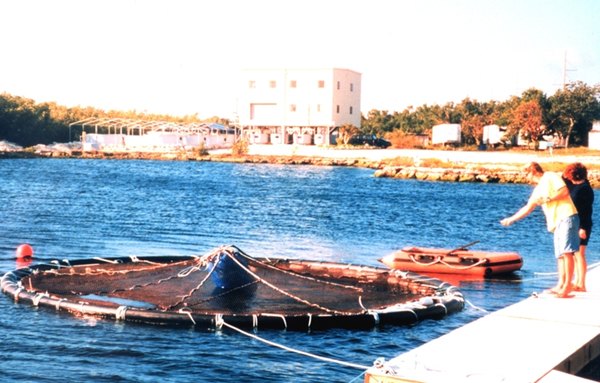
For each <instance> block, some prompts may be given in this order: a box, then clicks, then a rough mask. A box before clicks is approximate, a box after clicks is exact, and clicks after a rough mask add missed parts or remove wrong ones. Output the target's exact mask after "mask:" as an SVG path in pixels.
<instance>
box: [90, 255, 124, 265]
mask: <svg viewBox="0 0 600 383" xmlns="http://www.w3.org/2000/svg"><path fill="white" fill-rule="evenodd" d="M92 259H95V260H97V261H101V262H105V263H112V264H117V263H121V262H119V261H112V260H110V259H106V258H100V257H94V258H92Z"/></svg>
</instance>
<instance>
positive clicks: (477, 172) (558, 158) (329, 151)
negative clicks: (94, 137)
mask: <svg viewBox="0 0 600 383" xmlns="http://www.w3.org/2000/svg"><path fill="white" fill-rule="evenodd" d="M40 157H41V158H48V157H50V158H99V159H140V160H172V161H212V162H235V163H264V164H279V165H315V166H350V167H362V168H370V169H374V170H375V173H374V176H375V177H388V178H403V179H418V180H429V181H449V182H487V183H526V182H527V180H525V179H524V178H523V175H522V172H521V169H522V168H523V167H524V166H525V165H526V164H528V163H529V162H532V161H536V162H539V163H540V164H541V165H542V166H544V164H548V166H554V167H555V166H556V164H568V163H571V162H576V161H578V162H582V163H583V164H585V165H586V166H588V167H590V169H589V179H590V183H591V184H592V187H594V188H600V155H598V156H596V155H583V156H582V155H565V154H561V155H551V154H550V153H548V152H545V151H540V152H516V151H459V150H425V149H338V148H323V147H318V146H303V145H250V146H249V150H248V154H245V155H238V156H235V155H232V154H231V150H230V149H217V150H209V152H208V155H200V154H197V153H194V152H189V151H187V152H185V151H178V152H133V151H126V150H124V151H114V152H101V151H95V152H82V151H76V150H73V151H71V152H60V151H50V152H44V153H32V152H29V151H10V152H0V159H2V158H40ZM550 164H552V165H550ZM548 170H553V169H548Z"/></svg>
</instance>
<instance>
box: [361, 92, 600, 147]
mask: <svg viewBox="0 0 600 383" xmlns="http://www.w3.org/2000/svg"><path fill="white" fill-rule="evenodd" d="M599 97H600V85H595V86H588V85H586V84H584V83H581V82H576V83H572V84H569V85H568V86H567V87H566V88H565V89H564V90H559V91H558V92H556V94H555V95H553V96H551V97H547V96H546V95H545V94H544V93H543V92H542V91H541V90H539V89H535V88H530V89H527V90H525V91H524V92H523V93H522V94H521V96H512V97H511V98H509V99H508V100H505V101H493V100H492V101H488V102H479V101H477V100H471V99H469V98H466V99H464V100H463V101H462V102H461V103H459V104H456V105H455V104H453V103H447V104H445V105H441V106H440V105H422V106H419V107H417V108H414V107H412V106H411V107H408V108H407V109H405V110H403V111H402V112H394V113H392V114H390V113H388V112H387V111H379V110H375V109H374V110H371V111H370V112H369V113H368V115H367V117H366V118H363V120H362V126H361V131H362V132H365V133H374V134H377V135H385V136H386V137H388V140H390V141H391V142H392V145H394V146H395V147H401V146H403V145H404V144H394V142H393V141H394V137H398V140H399V141H402V140H403V139H404V137H408V136H410V135H411V134H412V135H419V134H427V135H431V128H432V127H433V126H434V125H437V124H441V123H454V124H461V128H462V135H463V138H464V144H465V145H478V144H479V143H481V140H482V139H483V126H485V125H490V124H496V125H499V126H506V127H508V131H507V138H508V139H510V140H512V139H514V138H515V137H517V135H518V134H519V133H523V131H524V128H525V137H527V138H529V139H531V140H533V141H536V140H539V139H540V138H541V136H542V134H552V133H556V134H557V135H558V136H559V137H566V138H568V139H570V140H571V141H572V142H574V143H576V144H585V143H586V142H587V133H588V131H589V130H590V129H591V126H592V122H593V121H594V120H600V105H599ZM524 103H528V104H527V105H529V106H531V105H532V104H531V103H536V104H537V105H538V107H539V112H540V113H541V115H538V114H536V116H535V118H534V117H533V115H531V116H530V117H531V118H525V117H526V115H527V113H526V112H525V110H524V109H526V108H528V107H523V106H521V105H522V104H524ZM519 108H521V109H520V110H519ZM529 112H532V111H531V110H530V111H529ZM536 113H537V112H536ZM522 124H526V125H522ZM534 124H538V125H537V126H535V127H534V126H533V125H534ZM399 131H400V132H403V133H405V136H402V135H396V134H397V133H396V132H399ZM391 133H394V134H393V135H391V136H390V134H391ZM398 145H401V146H398Z"/></svg>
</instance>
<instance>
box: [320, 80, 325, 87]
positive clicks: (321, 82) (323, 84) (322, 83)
mask: <svg viewBox="0 0 600 383" xmlns="http://www.w3.org/2000/svg"><path fill="white" fill-rule="evenodd" d="M319 88H325V81H323V80H319Z"/></svg>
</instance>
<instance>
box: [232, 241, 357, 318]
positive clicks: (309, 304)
mask: <svg viewBox="0 0 600 383" xmlns="http://www.w3.org/2000/svg"><path fill="white" fill-rule="evenodd" d="M225 254H227V256H228V257H229V258H231V260H233V261H234V262H235V263H236V264H237V265H238V266H239V267H240V268H241V269H242V270H244V271H245V272H247V273H248V274H250V275H251V276H252V277H253V278H255V279H256V280H258V281H260V282H261V283H263V284H265V285H266V286H268V287H270V288H271V289H273V290H275V291H277V292H279V293H281V294H283V295H285V296H287V297H289V298H292V299H293V300H295V301H297V302H300V303H302V304H305V305H307V306H310V307H314V308H317V309H319V310H322V311H325V312H327V313H333V314H341V315H345V314H349V313H348V312H344V311H338V310H333V309H329V308H327V307H324V306H321V305H319V304H316V303H312V302H309V301H307V300H305V299H302V298H300V297H298V296H296V295H294V294H290V293H288V292H287V291H285V290H283V289H281V288H279V287H277V286H275V285H274V284H272V283H271V282H269V281H267V280H265V279H263V278H261V277H260V276H258V275H256V274H255V273H254V272H252V271H251V270H250V269H248V268H247V267H246V266H244V265H243V264H242V263H241V262H240V261H239V260H237V259H236V258H235V256H233V255H232V254H230V253H229V252H225Z"/></svg>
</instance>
